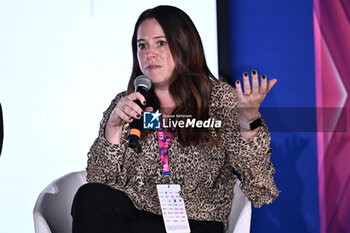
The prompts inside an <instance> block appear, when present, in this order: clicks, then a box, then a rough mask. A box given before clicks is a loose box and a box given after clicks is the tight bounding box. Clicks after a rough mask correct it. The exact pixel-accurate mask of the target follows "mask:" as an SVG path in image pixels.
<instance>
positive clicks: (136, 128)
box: [128, 86, 148, 148]
mask: <svg viewBox="0 0 350 233" xmlns="http://www.w3.org/2000/svg"><path fill="white" fill-rule="evenodd" d="M136 92H140V93H141V94H142V95H143V97H145V99H146V100H147V96H148V90H147V89H146V88H145V87H142V86H139V87H137V88H136ZM134 102H135V103H136V104H137V105H138V106H140V107H141V108H142V110H145V106H144V105H143V104H141V102H140V101H139V100H138V99H137V100H134ZM142 130H143V116H141V118H140V119H137V118H136V119H135V118H133V121H132V122H131V123H130V128H129V136H128V140H129V142H128V146H129V147H130V148H136V146H137V144H138V142H139V139H140V136H141V131H142Z"/></svg>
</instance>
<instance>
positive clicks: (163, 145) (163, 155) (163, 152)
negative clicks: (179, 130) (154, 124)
mask: <svg viewBox="0 0 350 233" xmlns="http://www.w3.org/2000/svg"><path fill="white" fill-rule="evenodd" d="M157 134H158V143H159V153H160V160H161V162H162V172H163V176H166V175H170V168H169V162H168V149H169V145H170V142H171V139H172V138H173V134H172V133H171V130H169V131H168V133H167V135H166V136H165V132H164V128H163V127H161V128H160V129H158V130H157Z"/></svg>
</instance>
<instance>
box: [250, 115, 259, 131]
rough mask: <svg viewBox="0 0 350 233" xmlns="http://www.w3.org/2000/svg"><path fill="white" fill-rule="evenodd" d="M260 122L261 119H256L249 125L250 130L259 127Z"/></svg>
mask: <svg viewBox="0 0 350 233" xmlns="http://www.w3.org/2000/svg"><path fill="white" fill-rule="evenodd" d="M261 124H262V122H261V117H259V118H258V119H256V120H254V121H253V122H252V123H250V130H253V129H256V128H258V127H259V126H261Z"/></svg>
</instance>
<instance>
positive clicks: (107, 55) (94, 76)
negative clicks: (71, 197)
mask: <svg viewBox="0 0 350 233" xmlns="http://www.w3.org/2000/svg"><path fill="white" fill-rule="evenodd" d="M159 4H170V5H175V6H178V7H180V8H181V9H183V10H184V11H186V12H187V13H188V14H189V15H190V17H191V18H192V20H193V21H194V23H195V24H196V26H197V28H198V30H199V32H200V34H201V37H202V40H203V43H204V47H205V52H206V56H207V61H208V64H209V67H210V69H211V71H212V72H213V73H214V74H215V75H217V70H218V69H217V39H216V5H215V4H216V1H215V0H206V1H203V0H191V1H188V0H168V1H164V0H163V1H162V0H159V1H157V0H153V1H144V0H129V1H125V2H123V3H121V1H113V0H89V1H88V0H84V1H83V0H75V1H72V0H60V1H58V0H52V1H46V0H30V1H24V0H21V1H20V0H11V1H8V0H7V1H6V0H0V101H1V104H2V106H3V114H4V131H5V132H4V133H5V138H4V145H3V151H2V155H1V157H0V232H2V233H28V232H29V233H30V232H34V225H33V217H32V209H33V207H34V204H35V201H36V198H37V197H38V195H39V194H40V192H41V191H42V190H43V189H44V188H45V187H46V186H47V185H48V184H49V183H50V182H51V181H53V180H54V179H56V178H58V177H60V176H62V175H64V174H66V173H69V172H72V171H78V170H83V169H85V166H86V160H87V157H86V154H87V152H88V149H89V147H90V146H91V144H92V142H93V140H94V139H95V137H96V136H97V131H98V126H99V122H100V120H101V118H102V112H103V111H104V110H105V109H106V108H107V107H108V105H109V103H110V101H111V100H112V99H113V97H114V96H115V95H116V94H117V93H118V92H120V91H123V90H125V89H126V85H127V81H128V79H129V75H130V72H131V61H132V59H131V45H130V41H131V35H132V31H133V27H134V23H135V22H136V19H137V17H138V16H139V14H140V13H141V12H142V11H143V10H145V9H147V8H150V7H154V6H156V5H159Z"/></svg>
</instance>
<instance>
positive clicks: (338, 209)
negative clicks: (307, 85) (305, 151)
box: [314, 0, 350, 233]
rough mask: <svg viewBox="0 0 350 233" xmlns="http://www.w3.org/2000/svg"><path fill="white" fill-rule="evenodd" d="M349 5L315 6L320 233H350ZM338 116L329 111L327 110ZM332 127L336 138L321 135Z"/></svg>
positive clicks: (337, 0) (335, 1)
mask: <svg viewBox="0 0 350 233" xmlns="http://www.w3.org/2000/svg"><path fill="white" fill-rule="evenodd" d="M349 16H350V1H347V0H343V1H341V0H322V1H321V0H314V34H315V60H316V61H315V68H316V106H317V107H318V114H317V126H318V133H317V141H318V145H317V147H318V150H317V151H318V174H319V205H320V206H319V210H320V223H321V226H320V229H321V232H322V233H326V232H350V221H349V219H350V131H349V124H350V121H349V120H348V119H349V118H350V117H348V116H350V112H349V109H350V102H349V96H348V93H349V90H350V63H349V61H350V17H349ZM330 107H331V108H334V109H335V110H336V111H331V113H330V112H329V111H325V108H330ZM325 124H327V125H331V126H332V129H333V130H332V132H322V129H323V126H324V125H325Z"/></svg>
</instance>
